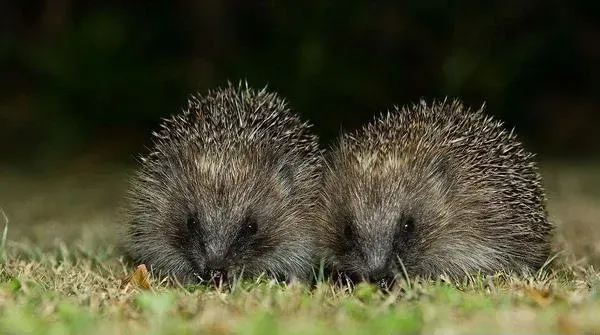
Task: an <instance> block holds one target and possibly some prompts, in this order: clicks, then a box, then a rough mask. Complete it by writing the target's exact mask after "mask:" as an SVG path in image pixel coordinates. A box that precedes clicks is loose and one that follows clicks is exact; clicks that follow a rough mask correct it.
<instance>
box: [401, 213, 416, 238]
mask: <svg viewBox="0 0 600 335" xmlns="http://www.w3.org/2000/svg"><path fill="white" fill-rule="evenodd" d="M398 224H399V228H400V231H402V233H403V234H404V235H410V234H412V233H413V231H414V230H415V220H414V219H413V217H412V216H410V215H402V216H401V217H400V219H398Z"/></svg>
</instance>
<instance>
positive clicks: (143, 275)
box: [120, 264, 150, 290]
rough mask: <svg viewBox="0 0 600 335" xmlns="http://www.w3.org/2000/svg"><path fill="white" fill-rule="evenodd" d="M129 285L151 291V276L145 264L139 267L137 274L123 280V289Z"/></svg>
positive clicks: (136, 270)
mask: <svg viewBox="0 0 600 335" xmlns="http://www.w3.org/2000/svg"><path fill="white" fill-rule="evenodd" d="M129 285H131V286H134V287H137V288H141V289H144V290H149V289H150V275H149V274H148V269H146V265H145V264H140V265H138V267H137V268H136V269H135V272H133V273H132V274H131V275H129V276H127V277H125V278H123V279H122V280H121V285H120V287H121V288H126V287H127V286H129Z"/></svg>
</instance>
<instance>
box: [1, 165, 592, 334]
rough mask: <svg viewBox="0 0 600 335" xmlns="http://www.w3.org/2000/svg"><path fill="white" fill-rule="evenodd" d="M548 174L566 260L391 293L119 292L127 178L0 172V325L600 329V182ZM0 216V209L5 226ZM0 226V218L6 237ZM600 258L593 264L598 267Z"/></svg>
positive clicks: (581, 170)
mask: <svg viewBox="0 0 600 335" xmlns="http://www.w3.org/2000/svg"><path fill="white" fill-rule="evenodd" d="M596 170H597V168H595V167H585V166H580V167H572V166H571V167H565V166H559V165H552V166H549V168H547V169H544V174H545V177H546V184H547V186H548V188H549V195H550V213H551V215H552V217H553V219H554V220H555V221H556V222H557V224H558V226H559V235H558V236H557V245H558V246H559V247H560V248H562V249H564V250H565V252H564V256H563V257H561V258H560V259H561V261H562V262H563V263H559V264H558V265H557V266H556V267H555V269H554V270H551V271H545V272H542V273H540V274H539V275H538V276H537V277H535V278H528V279H517V278H510V277H505V276H503V275H498V276H494V277H488V278H474V279H473V280H472V281H470V282H465V283H449V282H447V281H443V280H440V281H437V282H411V283H407V282H402V283H400V285H398V287H396V288H395V290H394V291H393V292H391V293H390V294H387V295H386V294H382V293H380V292H378V291H377V290H375V289H373V288H372V287H370V286H368V285H360V286H359V287H357V288H356V289H355V291H354V292H352V293H349V292H346V291H344V290H341V289H339V288H335V287H333V286H330V285H328V284H325V283H323V284H319V285H318V286H317V287H316V288H315V289H310V288H307V287H303V286H293V287H285V285H283V284H279V283H276V282H269V281H257V282H244V283H239V284H238V285H236V286H234V288H233V290H232V291H231V292H228V293H226V292H220V291H217V290H211V289H208V288H205V287H194V288H189V287H188V288H183V287H174V286H170V285H168V284H166V283H161V282H158V281H157V280H154V279H152V280H151V281H150V284H151V285H150V286H151V289H150V290H143V289H140V288H137V287H136V286H135V285H129V286H126V287H122V286H121V285H120V280H121V279H122V278H123V277H125V276H126V275H127V274H129V273H131V271H132V269H129V268H126V267H125V266H124V265H123V264H122V263H121V261H120V258H119V255H118V254H117V252H116V251H115V249H114V241H115V236H114V234H115V233H114V232H115V229H114V228H115V227H116V221H115V215H116V211H115V208H116V205H117V204H118V201H119V195H120V194H121V192H122V190H123V186H124V185H125V184H124V183H125V174H124V173H110V174H108V173H103V174H96V175H94V174H78V175H76V176H73V175H71V176H70V177H60V176H52V177H47V178H33V177H31V176H22V175H21V176H20V175H18V174H16V173H9V174H7V175H4V176H3V177H2V178H0V185H2V188H1V189H0V207H3V208H4V211H5V212H6V214H7V216H8V218H9V219H10V224H9V226H8V240H7V242H6V244H5V245H4V246H3V247H2V248H1V250H2V252H3V253H4V254H3V257H2V264H1V265H0V332H1V333H7V334H38V333H39V334H64V333H76V334H128V335H131V334H138V333H139V334H142V333H143V334H148V333H149V332H150V333H161V334H162V333H167V334H170V333H173V334H188V333H190V334H191V333H197V332H198V330H203V332H204V333H210V334H230V333H244V334H254V333H256V334H275V333H286V334H332V333H333V334H335V333H340V334H341V333H344V334H352V333H356V334H365V333H372V334H398V333H418V332H420V333H565V334H599V333H600V317H598V315H600V272H599V271H597V270H595V269H596V268H598V265H599V264H600V244H599V242H598V241H600V224H599V222H598V220H599V218H600V206H599V204H600V190H599V187H600V176H598V175H597V174H596V173H595V171H596ZM1 221H2V215H0V223H2V222H1ZM2 228H3V226H0V232H1V231H2ZM594 266H595V267H594Z"/></svg>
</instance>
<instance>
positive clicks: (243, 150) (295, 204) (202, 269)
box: [122, 81, 322, 284]
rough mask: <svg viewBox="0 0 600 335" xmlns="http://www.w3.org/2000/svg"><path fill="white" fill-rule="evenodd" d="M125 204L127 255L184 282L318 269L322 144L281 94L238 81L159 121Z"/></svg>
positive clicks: (295, 276)
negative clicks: (314, 216)
mask: <svg viewBox="0 0 600 335" xmlns="http://www.w3.org/2000/svg"><path fill="white" fill-rule="evenodd" d="M161 122H162V123H161V125H160V128H159V130H157V131H155V132H153V133H152V136H153V137H152V138H153V146H152V148H151V149H150V150H149V153H147V154H146V155H145V156H141V157H140V158H141V159H140V162H139V165H140V166H139V168H138V169H137V170H136V171H135V174H134V176H133V177H132V179H131V182H130V187H129V190H128V191H127V195H126V200H127V205H126V206H124V214H125V217H124V220H125V228H124V234H123V236H125V237H124V238H123V241H122V247H123V248H124V250H125V252H126V256H127V258H128V260H129V261H132V262H137V263H138V264H139V263H143V264H146V266H148V267H149V269H151V272H152V273H153V274H156V273H159V274H161V275H165V276H168V277H170V278H172V279H175V280H176V281H178V282H180V283H202V282H213V283H219V284H228V283H229V282H231V280H232V278H235V277H236V276H237V278H241V277H242V276H243V277H244V278H249V277H258V276H263V275H266V276H267V277H268V278H275V279H277V280H284V281H305V280H308V279H309V277H310V276H311V273H312V272H311V269H312V263H313V261H314V241H313V239H312V236H313V235H312V234H311V230H310V228H309V227H310V226H309V224H308V223H307V220H308V219H309V216H308V215H307V214H306V213H310V212H312V208H313V207H314V205H315V199H316V198H317V196H318V187H319V170H320V167H321V165H322V163H321V157H322V151H321V149H320V148H319V144H318V137H317V136H316V135H315V134H313V133H312V132H311V129H312V124H310V123H309V122H307V121H303V120H302V119H301V118H300V117H299V115H297V114H295V113H293V112H292V111H291V110H290V109H289V107H288V104H287V101H286V100H285V99H284V98H283V97H281V96H279V95H278V94H277V93H274V92H269V91H267V88H266V87H264V88H262V89H260V90H257V89H254V88H252V87H249V86H248V83H247V82H245V81H244V82H242V81H240V82H239V83H238V84H237V85H234V84H232V83H231V82H228V84H227V86H225V87H219V88H217V89H214V90H209V91H208V93H207V94H205V95H202V94H199V93H196V94H191V95H190V96H189V98H188V101H187V108H184V109H183V111H182V112H181V113H179V114H176V115H172V116H171V117H169V118H165V119H163V120H162V121H161Z"/></svg>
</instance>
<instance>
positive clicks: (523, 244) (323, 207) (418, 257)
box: [316, 98, 553, 288]
mask: <svg viewBox="0 0 600 335" xmlns="http://www.w3.org/2000/svg"><path fill="white" fill-rule="evenodd" d="M484 109H485V103H484V104H483V105H482V106H481V108H479V109H478V110H476V109H471V108H469V107H465V105H464V104H463V102H462V101H461V100H459V99H453V100H451V99H449V98H445V99H443V100H434V101H433V102H431V103H429V104H428V103H427V102H426V101H424V100H423V99H421V100H420V101H419V102H418V103H412V104H408V105H405V106H403V107H402V108H399V107H398V106H394V108H393V109H392V110H388V111H387V112H382V113H381V114H379V115H378V116H376V117H375V118H374V119H373V120H371V122H370V123H368V124H366V125H364V126H363V127H362V128H360V129H358V130H355V131H353V132H347V133H344V134H341V135H340V137H339V140H338V142H337V143H336V144H335V145H334V146H333V147H332V148H331V150H330V153H329V154H328V155H327V159H326V163H325V165H326V166H325V168H324V172H323V181H322V184H323V185H322V188H321V192H320V193H321V195H320V200H319V204H318V209H317V212H318V213H319V214H318V220H317V225H316V226H317V228H316V235H317V236H319V239H318V241H317V248H318V253H319V257H321V259H322V262H323V264H325V268H326V269H327V271H329V272H330V273H332V274H339V275H342V276H341V277H337V278H338V279H340V278H342V279H345V280H349V283H350V284H352V283H354V282H356V281H367V282H371V283H374V284H376V285H378V286H380V287H381V288H390V287H391V286H392V285H393V283H394V282H395V280H396V279H398V278H415V277H418V278H432V277H438V278H439V277H440V276H445V277H446V278H448V277H449V278H455V279H460V278H468V277H470V276H472V275H475V274H482V275H485V274H493V273H497V272H500V271H505V272H506V273H508V272H513V273H516V274H527V273H532V272H534V271H537V270H539V269H540V268H541V267H542V266H543V264H544V263H545V261H546V260H547V257H548V255H549V252H550V237H551V234H552V231H553V227H552V224H551V223H550V222H549V220H548V218H547V216H548V215H547V211H546V198H545V193H544V190H543V186H542V179H541V175H540V173H539V172H538V168H537V165H536V162H535V161H534V154H533V153H530V152H528V151H527V150H526V149H525V148H524V145H523V144H522V143H521V142H520V140H519V139H518V138H517V136H516V135H515V132H514V128H513V130H510V131H508V130H507V128H506V127H505V126H504V124H503V122H502V121H499V120H497V119H495V118H493V117H491V116H489V115H486V113H485V111H484ZM336 276H337V275H336Z"/></svg>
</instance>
